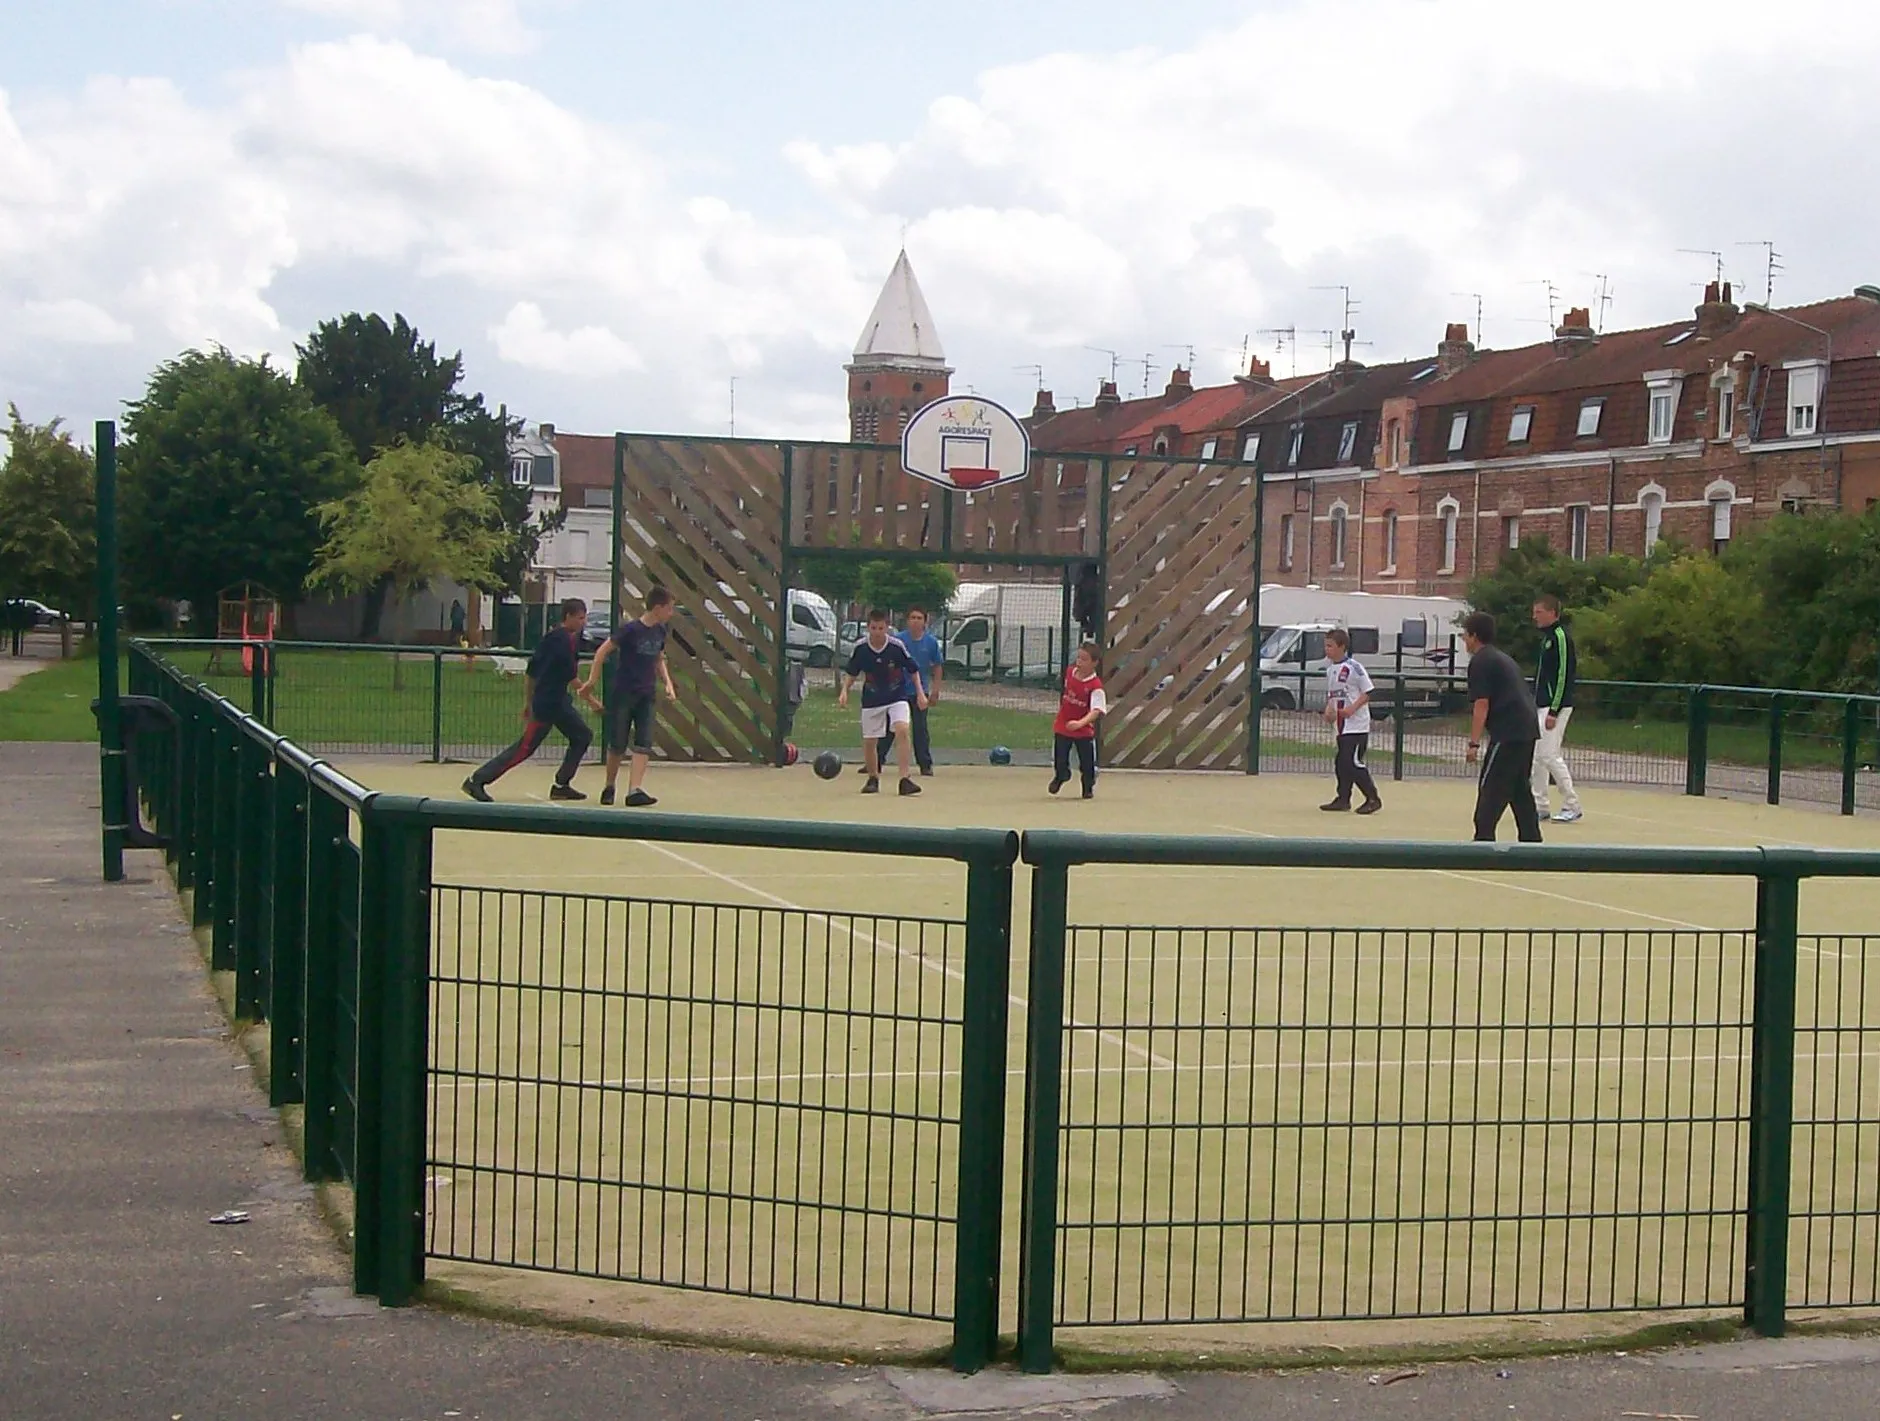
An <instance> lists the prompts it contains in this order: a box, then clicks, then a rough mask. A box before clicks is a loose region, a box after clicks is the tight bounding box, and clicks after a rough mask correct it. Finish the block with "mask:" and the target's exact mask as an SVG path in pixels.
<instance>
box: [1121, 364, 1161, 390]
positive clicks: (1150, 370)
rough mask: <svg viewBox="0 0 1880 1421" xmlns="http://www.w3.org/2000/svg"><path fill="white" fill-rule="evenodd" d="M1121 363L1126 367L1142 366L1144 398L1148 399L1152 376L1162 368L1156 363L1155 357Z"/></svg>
mask: <svg viewBox="0 0 1880 1421" xmlns="http://www.w3.org/2000/svg"><path fill="white" fill-rule="evenodd" d="M1121 363H1122V364H1124V365H1140V366H1141V367H1142V398H1143V399H1147V398H1148V397H1149V379H1150V376H1151V375H1153V374H1154V373H1155V371H1156V370H1157V369H1159V368H1160V367H1159V366H1157V365H1156V363H1155V357H1154V356H1153V355H1145V356H1143V357H1142V359H1140V360H1125V361H1122V362H1121Z"/></svg>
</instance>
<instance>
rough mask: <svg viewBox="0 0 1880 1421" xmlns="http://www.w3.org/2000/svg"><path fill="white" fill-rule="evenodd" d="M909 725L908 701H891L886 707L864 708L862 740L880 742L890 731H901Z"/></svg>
mask: <svg viewBox="0 0 1880 1421" xmlns="http://www.w3.org/2000/svg"><path fill="white" fill-rule="evenodd" d="M907 723H908V714H907V702H906V701H891V702H889V703H888V704H887V705H885V706H863V707H862V739H864V740H879V739H881V737H882V736H884V735H886V734H887V733H888V731H889V730H890V729H894V730H899V729H900V728H901V727H902V726H904V725H906V724H907Z"/></svg>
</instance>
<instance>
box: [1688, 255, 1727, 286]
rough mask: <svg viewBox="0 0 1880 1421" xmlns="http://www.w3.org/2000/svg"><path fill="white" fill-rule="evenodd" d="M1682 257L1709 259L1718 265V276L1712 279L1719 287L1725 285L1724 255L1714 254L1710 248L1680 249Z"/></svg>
mask: <svg viewBox="0 0 1880 1421" xmlns="http://www.w3.org/2000/svg"><path fill="white" fill-rule="evenodd" d="M1678 252H1679V254H1680V255H1681V256H1687V257H1709V258H1710V259H1711V261H1712V262H1714V263H1715V264H1716V268H1717V274H1716V276H1715V277H1713V278H1712V280H1714V281H1715V282H1716V283H1717V284H1718V285H1719V286H1721V285H1723V253H1722V252H1713V251H1712V250H1711V249H1710V248H1709V247H1679V248H1678Z"/></svg>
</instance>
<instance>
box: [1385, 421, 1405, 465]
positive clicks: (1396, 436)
mask: <svg viewBox="0 0 1880 1421" xmlns="http://www.w3.org/2000/svg"><path fill="white" fill-rule="evenodd" d="M1385 443H1386V447H1387V448H1388V449H1389V451H1390V467H1391V468H1393V469H1394V468H1396V467H1397V466H1398V465H1400V464H1401V463H1403V421H1402V420H1397V419H1393V420H1392V421H1391V422H1390V431H1389V434H1388V436H1387V438H1386V441H1385Z"/></svg>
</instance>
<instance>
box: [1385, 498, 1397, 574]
mask: <svg viewBox="0 0 1880 1421" xmlns="http://www.w3.org/2000/svg"><path fill="white" fill-rule="evenodd" d="M1396 570H1397V510H1396V509H1394V508H1388V509H1385V510H1384V571H1386V572H1395V571H1396Z"/></svg>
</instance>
